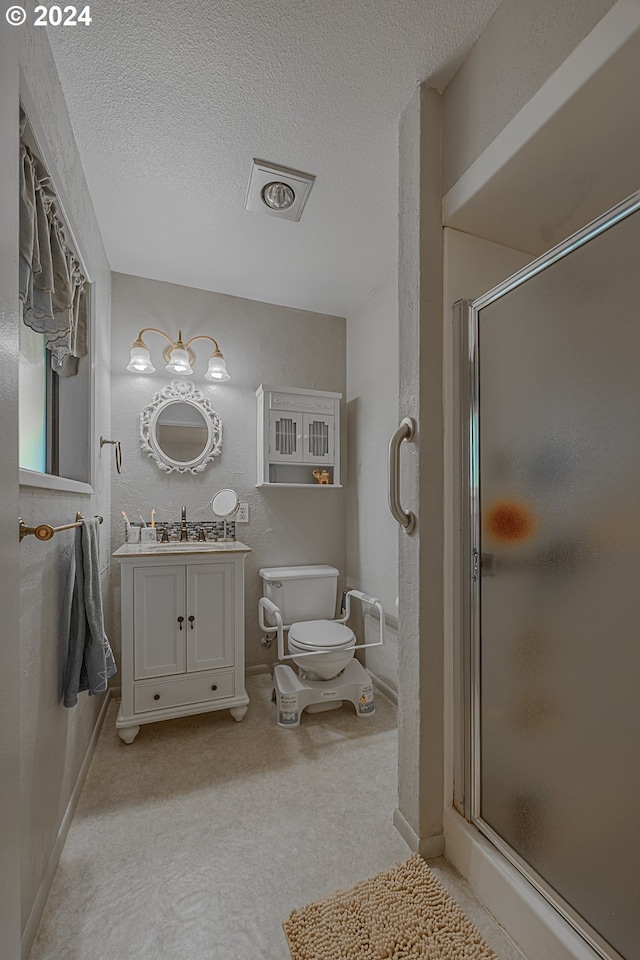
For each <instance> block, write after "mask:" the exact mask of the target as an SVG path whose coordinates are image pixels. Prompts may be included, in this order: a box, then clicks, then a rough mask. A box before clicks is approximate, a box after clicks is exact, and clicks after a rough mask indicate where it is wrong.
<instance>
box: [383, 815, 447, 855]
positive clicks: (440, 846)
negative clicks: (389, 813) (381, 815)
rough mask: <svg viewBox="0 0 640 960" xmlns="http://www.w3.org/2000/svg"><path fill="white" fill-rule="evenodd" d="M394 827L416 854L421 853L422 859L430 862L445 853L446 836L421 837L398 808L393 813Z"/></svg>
mask: <svg viewBox="0 0 640 960" xmlns="http://www.w3.org/2000/svg"><path fill="white" fill-rule="evenodd" d="M393 825H394V827H395V828H396V830H397V831H398V833H399V834H400V836H401V837H402V839H403V840H404V842H405V843H406V844H407V846H408V847H409V849H410V850H413V852H414V853H419V854H420V856H421V857H424V859H425V860H428V859H429V858H430V857H440V856H442V854H443V853H444V836H443V835H442V834H437V835H436V836H435V837H419V836H418V834H417V833H416V832H415V830H414V829H413V827H412V826H411V824H410V823H409V821H408V820H407V819H406V817H405V816H404V814H402V813H401V812H400V811H399V810H398V808H397V807H396V809H395V810H394V811H393Z"/></svg>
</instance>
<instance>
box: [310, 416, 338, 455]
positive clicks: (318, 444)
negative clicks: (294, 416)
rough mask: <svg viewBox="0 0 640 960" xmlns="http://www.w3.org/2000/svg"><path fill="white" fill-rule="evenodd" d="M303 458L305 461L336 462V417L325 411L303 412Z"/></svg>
mask: <svg viewBox="0 0 640 960" xmlns="http://www.w3.org/2000/svg"><path fill="white" fill-rule="evenodd" d="M303 441H304V452H303V460H304V462H305V463H329V464H331V463H335V426H334V418H333V417H332V416H327V415H326V414H323V413H305V414H303Z"/></svg>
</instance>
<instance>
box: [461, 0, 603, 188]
mask: <svg viewBox="0 0 640 960" xmlns="http://www.w3.org/2000/svg"><path fill="white" fill-rule="evenodd" d="M613 4H614V0H564V2H563V3H558V2H557V0H536V2H535V3H531V2H530V0H503V3H502V4H501V5H500V6H499V7H498V10H497V11H496V13H495V14H494V16H493V18H492V20H491V21H490V23H489V25H488V26H487V28H486V29H485V31H484V33H483V34H482V35H481V36H480V38H479V40H478V41H477V42H476V43H475V45H474V46H473V48H472V50H471V52H470V54H469V56H468V57H467V59H466V60H465V62H464V63H463V65H462V67H461V68H460V69H459V70H458V73H457V74H456V75H455V77H454V78H453V80H452V81H451V83H450V84H449V86H448V87H447V89H446V91H445V93H444V119H443V192H446V191H447V190H448V189H449V188H450V187H451V186H452V185H453V184H454V183H455V182H456V180H458V179H459V177H460V176H461V175H462V174H463V173H464V172H465V170H466V169H467V168H468V167H469V166H470V165H471V164H472V163H473V161H474V160H476V159H477V158H478V157H479V156H480V154H481V153H482V151H483V150H484V149H485V147H487V146H488V145H489V144H490V143H491V141H492V140H493V139H494V138H495V137H496V136H497V135H498V133H500V131H501V130H502V128H503V127H504V126H505V125H506V124H507V123H508V122H509V120H512V119H513V117H514V116H515V114H516V113H517V112H518V110H520V109H521V108H522V107H523V106H524V105H525V103H527V101H528V100H530V99H531V97H532V96H533V94H534V93H536V92H537V90H539V88H540V87H541V86H542V84H543V83H544V82H545V80H547V79H548V78H549V77H550V76H551V74H552V73H553V72H554V70H557V68H558V67H559V66H560V64H561V63H562V61H563V60H565V59H566V57H568V55H569V54H570V53H571V51H572V50H573V49H574V48H575V47H577V45H578V44H579V43H580V42H581V41H582V40H584V38H585V37H586V35H587V34H588V33H589V31H590V30H592V29H593V28H594V26H595V25H596V24H597V23H598V22H599V21H600V20H601V19H602V17H603V16H604V15H605V13H607V11H608V10H609V9H610V8H611V7H612V6H613Z"/></svg>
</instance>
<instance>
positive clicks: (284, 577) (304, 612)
mask: <svg viewBox="0 0 640 960" xmlns="http://www.w3.org/2000/svg"><path fill="white" fill-rule="evenodd" d="M338 574H339V571H338V570H337V569H336V568H335V567H329V566H327V565H326V564H323V563H319V564H314V565H313V566H306V567H263V568H262V569H261V570H260V576H261V577H262V584H263V596H265V597H267V599H268V600H271V601H272V602H273V603H275V604H276V606H278V607H279V608H280V610H281V612H282V619H283V620H284V623H285V624H286V625H290V624H292V623H298V621H300V620H332V619H333V617H334V616H335V612H336V594H337V590H338ZM267 620H269V618H268V617H267Z"/></svg>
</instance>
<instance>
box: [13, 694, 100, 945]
mask: <svg viewBox="0 0 640 960" xmlns="http://www.w3.org/2000/svg"><path fill="white" fill-rule="evenodd" d="M110 701H111V691H110V690H107V694H106V696H105V698H104V702H103V704H102V706H101V708H100V713H99V714H98V718H97V720H96V723H95V726H94V728H93V733H92V734H91V739H90V740H89V744H88V746H87V751H86V753H85V755H84V760H83V761H82V766H81V767H80V771H79V773H78V778H77V780H76V783H75V786H74V788H73V791H72V793H71V796H70V798H69V803H68V804H67V809H66V810H65V812H64V816H63V818H62V822H61V824H60V829H59V830H58V835H57V837H56V840H55V843H54V845H53V848H52V850H51V853H50V855H49V860H48V861H47V866H46V869H45V871H44V874H43V877H42V880H41V882H40V886H39V887H38V892H37V894H36V898H35V900H34V902H33V906H32V907H31V912H30V913H29V919H28V920H27V922H26V924H25V928H24V930H23V932H22V945H21V955H22V960H28V956H29V953H30V951H31V947H32V946H33V941H34V940H35V936H36V933H37V932H38V924H39V923H40V920H41V918H42V914H43V911H44V908H45V905H46V902H47V897H48V896H49V890H50V889H51V884H52V883H53V878H54V876H55V873H56V870H57V869H58V863H59V861H60V855H61V853H62V848H63V847H64V843H65V840H66V839H67V834H68V833H69V827H70V826H71V821H72V820H73V815H74V813H75V811H76V807H77V806H78V800H79V799H80V794H81V792H82V788H83V786H84V781H85V779H86V776H87V773H88V772H89V765H90V763H91V760H92V758H93V752H94V750H95V748H96V744H97V742H98V737H99V736H100V731H101V730H102V724H103V723H104V718H105V716H106V714H107V707H108V706H109V703H110Z"/></svg>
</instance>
